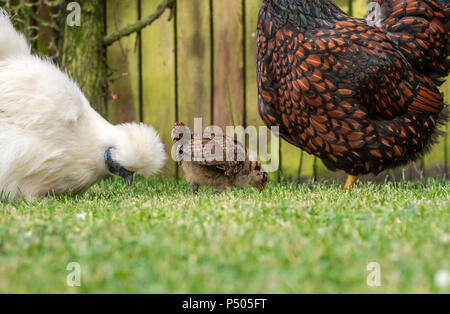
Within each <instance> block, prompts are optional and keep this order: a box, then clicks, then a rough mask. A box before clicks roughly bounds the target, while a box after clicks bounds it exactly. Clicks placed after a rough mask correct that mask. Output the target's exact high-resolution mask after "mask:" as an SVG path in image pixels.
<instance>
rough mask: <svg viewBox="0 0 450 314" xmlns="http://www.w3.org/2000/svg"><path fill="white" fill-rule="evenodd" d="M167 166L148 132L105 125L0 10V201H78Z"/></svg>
mask: <svg viewBox="0 0 450 314" xmlns="http://www.w3.org/2000/svg"><path fill="white" fill-rule="evenodd" d="M165 160H166V155H165V152H164V146H163V144H162V143H161V140H160V138H159V135H158V133H157V132H156V131H155V130H154V129H153V128H152V127H150V126H146V125H144V124H136V123H130V124H122V125H117V126H114V125H111V124H110V123H108V122H107V121H106V120H105V119H103V118H102V117H101V116H100V115H99V114H98V113H97V112H96V111H95V110H94V109H92V107H91V106H90V105H89V102H88V100H87V99H86V98H85V96H84V95H83V93H82V92H81V90H80V89H79V87H78V86H77V84H76V83H75V82H73V81H72V80H71V79H70V78H69V77H68V75H67V74H66V73H64V72H63V71H61V70H60V69H59V68H58V67H57V66H55V65H54V64H53V63H52V62H51V61H48V60H45V59H41V58H39V57H38V56H35V55H32V54H31V53H30V46H29V44H28V42H27V40H26V39H25V37H24V36H23V35H22V34H20V33H18V32H17V31H16V30H15V29H14V27H13V26H12V24H11V21H10V19H9V17H8V15H7V14H6V13H5V12H4V11H3V10H1V9H0V193H1V194H0V195H1V196H0V199H2V198H3V199H10V200H11V199H21V198H26V199H33V198H35V197H41V196H47V195H49V194H51V195H60V194H64V193H66V192H69V191H71V192H73V193H75V194H79V193H82V192H84V191H86V190H87V189H88V188H89V187H90V186H91V185H92V184H94V183H95V182H96V181H98V180H99V179H100V178H102V177H104V176H105V175H107V174H108V173H112V174H114V175H118V176H121V177H123V178H124V179H125V182H126V183H127V184H131V183H132V181H133V173H138V174H141V175H143V176H145V177H148V176H150V175H152V174H154V173H156V172H158V171H159V170H160V169H161V168H162V166H163V165H164V162H165Z"/></svg>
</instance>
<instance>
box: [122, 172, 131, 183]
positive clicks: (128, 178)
mask: <svg viewBox="0 0 450 314" xmlns="http://www.w3.org/2000/svg"><path fill="white" fill-rule="evenodd" d="M122 178H123V180H124V181H125V184H126V185H127V186H130V185H132V184H133V174H132V173H131V174H126V175H123V176H122Z"/></svg>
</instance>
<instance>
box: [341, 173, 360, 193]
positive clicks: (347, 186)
mask: <svg viewBox="0 0 450 314" xmlns="http://www.w3.org/2000/svg"><path fill="white" fill-rule="evenodd" d="M357 180H358V176H352V175H351V174H349V175H347V181H345V185H344V189H346V190H348V189H350V188H351V187H352V186H354V185H355V183H356V181H357Z"/></svg>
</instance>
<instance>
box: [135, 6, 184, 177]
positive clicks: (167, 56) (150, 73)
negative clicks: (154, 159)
mask: <svg viewBox="0 0 450 314" xmlns="http://www.w3.org/2000/svg"><path fill="white" fill-rule="evenodd" d="M141 1H142V2H141V9H142V16H143V17H146V16H148V15H149V14H151V13H153V12H155V10H156V8H157V6H158V5H159V4H160V1H155V0H141ZM169 16H170V12H168V11H167V12H165V13H164V15H163V16H161V18H160V19H158V20H157V21H156V22H155V23H153V24H152V26H150V27H148V28H145V29H144V30H143V31H142V57H143V60H142V71H143V73H142V79H143V82H142V84H143V87H142V90H143V97H142V99H143V108H142V109H143V110H142V112H143V121H144V122H145V123H148V124H150V125H152V126H154V127H155V128H156V129H157V130H158V131H159V132H160V134H161V138H162V140H163V142H164V144H165V146H166V151H167V153H168V154H169V160H168V162H167V164H166V166H165V168H164V170H163V174H164V175H166V176H175V173H176V165H175V162H174V161H173V160H172V158H170V150H171V147H172V143H171V139H170V131H171V129H172V126H173V123H174V121H175V118H176V113H175V51H174V47H175V44H174V24H173V23H174V19H172V20H171V21H168V19H169Z"/></svg>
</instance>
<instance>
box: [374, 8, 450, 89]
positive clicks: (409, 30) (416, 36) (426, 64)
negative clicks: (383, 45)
mask: <svg viewBox="0 0 450 314" xmlns="http://www.w3.org/2000/svg"><path fill="white" fill-rule="evenodd" d="M376 1H377V2H378V3H379V4H380V5H381V8H382V10H381V12H382V15H383V16H382V21H381V26H380V27H381V28H383V29H384V30H385V31H386V32H388V33H389V34H390V36H391V38H392V39H393V40H394V41H396V42H397V43H398V47H399V49H400V50H401V51H402V53H403V55H404V56H405V57H406V58H407V59H408V61H409V62H410V63H411V64H412V65H413V66H414V68H415V69H416V70H417V71H418V72H419V73H421V74H422V75H425V76H427V77H429V78H431V79H432V80H433V81H434V83H435V84H437V85H441V84H442V83H443V82H444V80H443V78H445V77H447V76H448V74H449V72H450V61H449V60H448V59H447V57H448V56H449V55H450V40H449V33H450V1H449V0H376Z"/></svg>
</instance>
